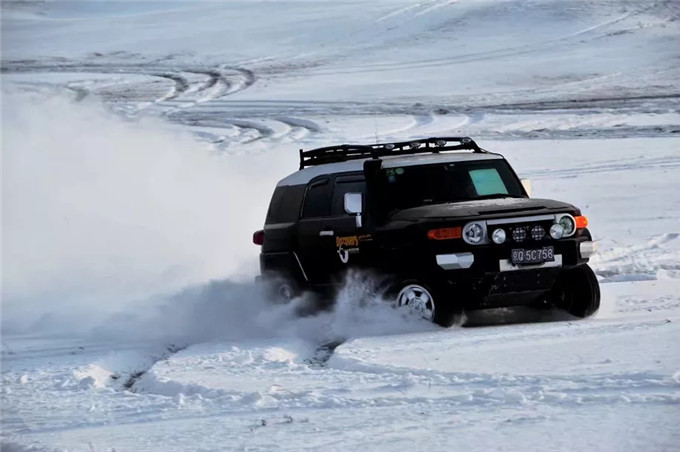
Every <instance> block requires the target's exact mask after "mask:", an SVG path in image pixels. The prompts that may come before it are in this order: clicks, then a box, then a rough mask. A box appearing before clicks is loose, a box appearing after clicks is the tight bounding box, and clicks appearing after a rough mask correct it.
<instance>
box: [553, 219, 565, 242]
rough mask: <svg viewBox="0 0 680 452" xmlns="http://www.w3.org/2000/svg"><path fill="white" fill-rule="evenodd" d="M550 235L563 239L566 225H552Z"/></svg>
mask: <svg viewBox="0 0 680 452" xmlns="http://www.w3.org/2000/svg"><path fill="white" fill-rule="evenodd" d="M550 237H552V238H554V239H561V238H562V237H564V226H562V225H561V224H560V223H557V224H553V225H552V226H550Z"/></svg>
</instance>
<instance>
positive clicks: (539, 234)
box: [531, 225, 545, 240]
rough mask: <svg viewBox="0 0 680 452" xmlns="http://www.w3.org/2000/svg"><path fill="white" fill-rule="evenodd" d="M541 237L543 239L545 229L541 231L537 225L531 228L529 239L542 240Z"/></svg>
mask: <svg viewBox="0 0 680 452" xmlns="http://www.w3.org/2000/svg"><path fill="white" fill-rule="evenodd" d="M543 237H545V229H543V228H542V227H541V226H539V225H536V226H534V227H533V228H531V238H532V239H534V240H543Z"/></svg>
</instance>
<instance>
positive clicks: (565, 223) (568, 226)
mask: <svg viewBox="0 0 680 452" xmlns="http://www.w3.org/2000/svg"><path fill="white" fill-rule="evenodd" d="M557 224H561V225H562V227H563V228H564V235H565V236H570V235H571V234H573V233H574V230H576V222H575V221H574V219H573V218H572V217H571V215H564V216H563V217H561V218H560V219H559V220H558V221H557Z"/></svg>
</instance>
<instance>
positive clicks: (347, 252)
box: [320, 173, 367, 283]
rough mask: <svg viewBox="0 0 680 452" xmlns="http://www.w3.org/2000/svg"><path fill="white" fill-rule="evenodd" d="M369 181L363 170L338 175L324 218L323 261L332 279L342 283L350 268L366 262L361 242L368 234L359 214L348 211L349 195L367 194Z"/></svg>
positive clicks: (328, 276)
mask: <svg viewBox="0 0 680 452" xmlns="http://www.w3.org/2000/svg"><path fill="white" fill-rule="evenodd" d="M365 190H366V182H365V179H364V176H363V174H362V173H354V174H347V175H339V176H336V177H335V178H334V180H333V190H332V194H331V203H330V214H329V216H328V217H327V218H326V219H325V220H324V221H323V224H322V230H323V231H324V236H323V239H324V240H322V241H321V244H320V246H321V249H322V252H323V257H322V262H323V265H324V267H325V269H326V273H327V274H326V277H327V278H328V282H333V283H337V282H341V280H342V278H343V277H344V274H345V272H346V270H347V269H348V268H350V267H358V266H362V265H364V264H365V256H364V255H362V253H361V247H360V242H361V241H362V240H364V239H366V236H367V234H365V233H364V230H363V228H361V227H359V226H358V225H357V217H356V216H354V215H350V214H348V213H347V212H345V204H344V199H345V194H347V193H362V194H363V193H364V192H365Z"/></svg>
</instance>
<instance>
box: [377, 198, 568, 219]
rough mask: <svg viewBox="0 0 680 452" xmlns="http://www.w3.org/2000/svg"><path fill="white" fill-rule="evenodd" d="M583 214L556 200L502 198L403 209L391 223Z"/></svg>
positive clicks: (393, 216) (391, 216) (395, 214)
mask: <svg viewBox="0 0 680 452" xmlns="http://www.w3.org/2000/svg"><path fill="white" fill-rule="evenodd" d="M558 212H569V213H579V212H578V209H577V208H576V207H574V206H573V205H571V204H567V203H564V202H560V201H554V200H552V199H533V198H498V199H483V200H474V201H463V202H455V203H447V204H432V205H426V206H420V207H413V208H410V209H404V210H400V211H398V212H395V213H393V214H392V215H390V220H393V221H400V220H410V221H415V220H422V219H447V220H448V219H466V220H467V219H470V220H473V219H480V220H481V219H486V218H503V217H513V216H518V215H542V214H549V213H558Z"/></svg>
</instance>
